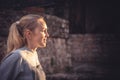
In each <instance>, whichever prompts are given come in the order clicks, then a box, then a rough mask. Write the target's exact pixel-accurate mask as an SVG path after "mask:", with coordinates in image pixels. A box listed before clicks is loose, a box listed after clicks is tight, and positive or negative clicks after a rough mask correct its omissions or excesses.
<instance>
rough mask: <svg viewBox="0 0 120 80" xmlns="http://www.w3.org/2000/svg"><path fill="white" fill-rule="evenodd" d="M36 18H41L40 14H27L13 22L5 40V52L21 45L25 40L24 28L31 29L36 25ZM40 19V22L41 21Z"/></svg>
mask: <svg viewBox="0 0 120 80" xmlns="http://www.w3.org/2000/svg"><path fill="white" fill-rule="evenodd" d="M38 19H42V20H43V21H44V19H43V17H42V16H40V15H35V14H29V15H25V16H23V17H22V18H21V19H20V20H19V21H16V22H14V23H13V24H12V25H11V26H10V29H9V35H8V40H7V53H10V52H11V51H13V50H16V49H18V48H20V47H23V46H24V45H25V44H26V43H27V42H26V39H25V36H24V30H25V29H29V30H31V31H33V30H34V29H35V28H36V26H37V21H38ZM43 21H41V23H43Z"/></svg>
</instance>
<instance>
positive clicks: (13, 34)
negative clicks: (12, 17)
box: [7, 22, 24, 53]
mask: <svg viewBox="0 0 120 80" xmlns="http://www.w3.org/2000/svg"><path fill="white" fill-rule="evenodd" d="M17 27H18V26H17V22H15V23H13V24H12V25H11V26H10V29H9V35H8V40H7V53H10V52H11V51H13V50H16V49H18V48H20V47H22V46H24V39H23V38H22V36H21V35H20V33H19V30H18V28H17Z"/></svg>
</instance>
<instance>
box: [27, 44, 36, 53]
mask: <svg viewBox="0 0 120 80" xmlns="http://www.w3.org/2000/svg"><path fill="white" fill-rule="evenodd" d="M26 47H27V48H28V49H30V50H31V51H32V52H36V50H37V47H35V46H33V45H30V44H29V45H26Z"/></svg>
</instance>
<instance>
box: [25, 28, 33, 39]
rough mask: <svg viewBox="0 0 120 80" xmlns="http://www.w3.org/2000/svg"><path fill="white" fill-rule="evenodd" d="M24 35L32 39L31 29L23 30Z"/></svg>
mask: <svg viewBox="0 0 120 80" xmlns="http://www.w3.org/2000/svg"><path fill="white" fill-rule="evenodd" d="M25 36H26V38H27V39H32V37H31V31H30V30H29V29H26V30H25Z"/></svg>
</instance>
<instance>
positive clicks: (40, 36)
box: [24, 21, 49, 52]
mask: <svg viewBox="0 0 120 80" xmlns="http://www.w3.org/2000/svg"><path fill="white" fill-rule="evenodd" d="M38 23H39V21H38ZM24 34H25V37H26V39H27V45H26V47H28V48H29V49H30V50H31V51H32V52H36V49H37V48H38V47H40V48H42V47H46V42H47V41H46V40H47V38H48V37H49V34H48V32H47V25H46V23H44V24H43V25H42V26H41V25H40V24H39V25H38V26H37V27H36V28H35V30H34V31H30V30H29V29H26V30H25V32H24Z"/></svg>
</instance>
